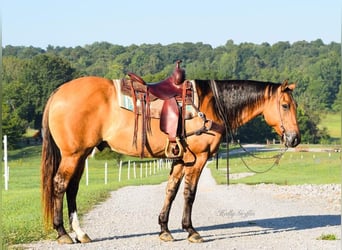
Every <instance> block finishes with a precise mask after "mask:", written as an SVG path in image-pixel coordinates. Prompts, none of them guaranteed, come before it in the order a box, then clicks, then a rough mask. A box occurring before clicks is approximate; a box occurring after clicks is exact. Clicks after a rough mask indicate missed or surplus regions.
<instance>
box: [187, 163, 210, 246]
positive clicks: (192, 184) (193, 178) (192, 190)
mask: <svg viewBox="0 0 342 250" xmlns="http://www.w3.org/2000/svg"><path fill="white" fill-rule="evenodd" d="M206 161H207V160H206V159H205V160H204V161H203V160H202V161H197V162H196V165H194V166H192V167H186V168H185V177H184V178H185V179H184V210H183V218H182V227H183V229H184V230H186V231H187V232H188V233H189V235H188V240H189V241H190V242H193V243H200V242H203V238H202V237H201V235H200V234H199V233H198V232H197V231H196V230H195V229H194V227H193V225H192V220H191V214H192V206H193V203H194V201H195V196H196V191H197V184H198V180H199V178H200V175H201V172H202V169H203V167H204V165H205V162H206Z"/></svg>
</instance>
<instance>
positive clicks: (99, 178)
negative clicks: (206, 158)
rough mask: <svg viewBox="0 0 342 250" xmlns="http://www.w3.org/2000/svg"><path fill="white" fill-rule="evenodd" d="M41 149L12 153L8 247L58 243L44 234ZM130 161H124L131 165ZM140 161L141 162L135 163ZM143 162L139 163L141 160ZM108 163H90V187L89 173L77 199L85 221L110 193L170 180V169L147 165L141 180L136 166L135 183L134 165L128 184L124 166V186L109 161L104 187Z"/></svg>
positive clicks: (5, 199)
mask: <svg viewBox="0 0 342 250" xmlns="http://www.w3.org/2000/svg"><path fill="white" fill-rule="evenodd" d="M40 148H41V147H40V146H32V147H27V148H25V149H23V150H15V151H11V152H9V157H8V158H9V167H10V179H9V190H8V191H3V193H2V208H3V211H2V216H3V219H2V221H3V228H2V232H3V234H4V240H5V242H6V244H8V245H13V244H20V243H27V242H32V241H37V240H40V239H55V237H56V233H55V231H54V230H50V231H48V232H45V231H44V228H43V222H42V221H43V220H42V214H41V202H40V154H41V150H40ZM128 159H129V158H124V159H123V160H124V161H127V160H128ZM135 160H137V159H135ZM138 160H139V159H138ZM104 165H105V160H94V159H89V165H88V166H89V168H88V169H89V171H88V173H89V184H88V186H86V180H85V179H86V178H85V172H84V174H83V177H82V179H81V182H80V189H79V192H78V196H77V203H78V212H79V214H80V216H81V217H82V215H83V214H85V213H86V212H88V211H89V210H90V209H91V208H92V207H93V206H94V205H95V204H97V203H99V202H101V201H104V200H105V199H106V198H108V196H109V192H110V191H112V190H117V189H118V188H120V187H123V186H127V185H146V184H159V183H161V182H164V181H166V180H167V177H168V174H169V171H170V170H169V169H168V168H162V169H161V170H160V171H157V169H156V171H155V173H153V172H154V171H153V170H154V168H153V165H151V172H152V175H150V165H149V164H148V171H147V175H148V176H147V177H146V176H145V175H146V164H145V163H144V164H143V171H142V174H143V176H142V178H140V164H137V165H136V167H137V168H136V169H137V171H136V177H137V178H136V179H133V177H134V176H133V164H131V171H130V177H131V179H130V180H128V179H127V176H128V171H127V170H128V168H127V163H126V164H123V168H122V177H121V182H119V181H118V179H119V168H118V166H117V163H116V162H115V161H114V160H112V161H108V174H107V176H108V178H107V180H108V182H107V184H106V185H105V184H104ZM64 208H65V209H64V217H65V218H64V220H65V225H67V226H68V225H69V223H68V221H67V219H66V217H67V211H66V202H65V203H64Z"/></svg>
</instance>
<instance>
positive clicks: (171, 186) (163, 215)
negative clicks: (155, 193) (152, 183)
mask: <svg viewBox="0 0 342 250" xmlns="http://www.w3.org/2000/svg"><path fill="white" fill-rule="evenodd" d="M182 178H183V161H181V162H174V163H173V165H172V169H171V172H170V176H169V180H168V183H167V186H166V196H165V200H164V205H163V208H162V210H161V212H160V214H159V218H158V221H159V225H160V228H161V231H160V234H159V238H160V239H161V240H163V241H173V240H174V238H173V237H172V235H171V232H170V230H169V228H168V222H169V214H170V210H171V206H172V202H173V201H174V199H175V197H176V195H177V192H178V189H179V185H180V183H181V181H182Z"/></svg>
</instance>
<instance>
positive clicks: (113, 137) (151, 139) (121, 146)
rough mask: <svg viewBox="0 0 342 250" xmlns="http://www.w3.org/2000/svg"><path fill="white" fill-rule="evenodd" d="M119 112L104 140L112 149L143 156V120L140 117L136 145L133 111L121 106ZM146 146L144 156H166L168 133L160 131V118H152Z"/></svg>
mask: <svg viewBox="0 0 342 250" xmlns="http://www.w3.org/2000/svg"><path fill="white" fill-rule="evenodd" d="M119 109H120V111H119V114H118V115H117V116H116V117H113V119H114V120H113V126H111V128H110V129H109V130H108V131H107V132H106V136H105V137H104V140H105V141H107V143H108V144H109V145H110V147H111V148H112V150H114V151H116V152H119V153H122V154H126V155H131V156H141V153H142V129H143V128H142V120H141V117H139V119H138V132H137V137H136V145H134V142H133V141H134V126H135V125H134V124H135V121H134V120H135V117H134V114H133V112H131V111H128V110H125V109H121V108H119ZM146 135H147V137H146V138H147V139H146V142H147V143H146V144H147V145H146V146H145V147H144V157H157V158H158V157H164V156H165V154H164V149H165V145H166V138H167V137H166V134H164V133H163V132H161V131H160V128H159V120H158V119H151V133H149V132H146Z"/></svg>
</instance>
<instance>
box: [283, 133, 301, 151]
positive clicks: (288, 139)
mask: <svg viewBox="0 0 342 250" xmlns="http://www.w3.org/2000/svg"><path fill="white" fill-rule="evenodd" d="M283 140H284V143H285V145H286V146H287V147H291V148H294V147H296V146H297V145H298V144H299V143H300V135H299V134H297V133H296V132H286V133H284V135H283Z"/></svg>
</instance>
